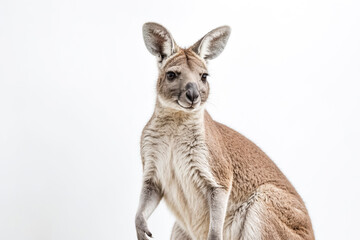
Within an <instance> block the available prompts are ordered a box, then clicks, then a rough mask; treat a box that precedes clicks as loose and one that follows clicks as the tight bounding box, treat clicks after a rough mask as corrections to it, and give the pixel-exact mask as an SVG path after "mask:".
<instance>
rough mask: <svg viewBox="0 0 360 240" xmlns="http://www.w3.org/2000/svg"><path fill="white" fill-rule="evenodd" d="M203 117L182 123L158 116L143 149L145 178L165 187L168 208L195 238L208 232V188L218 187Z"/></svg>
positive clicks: (147, 133) (152, 121)
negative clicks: (212, 170)
mask: <svg viewBox="0 0 360 240" xmlns="http://www.w3.org/2000/svg"><path fill="white" fill-rule="evenodd" d="M201 114H202V113H199V115H195V116H194V117H192V118H189V119H182V120H181V121H176V120H174V119H172V118H171V117H169V116H166V117H164V116H161V115H160V116H155V117H154V118H153V119H152V120H151V122H150V123H149V124H148V125H147V127H146V128H145V129H144V133H143V138H142V147H141V152H142V157H143V161H144V178H145V179H152V180H153V181H155V182H157V183H158V184H159V185H160V186H161V188H162V191H163V193H164V199H165V201H166V203H167V205H168V207H169V208H170V209H171V210H172V212H173V213H174V214H175V216H176V217H177V219H178V222H179V223H180V224H181V225H183V227H184V228H186V229H187V230H188V232H189V233H190V234H192V235H193V237H194V238H195V239H198V238H199V237H200V236H203V235H204V234H206V233H207V231H208V229H207V227H206V226H208V224H207V223H206V222H207V221H209V220H208V219H209V213H208V207H207V205H206V204H207V202H206V192H207V191H206V189H208V188H209V187H215V186H217V184H216V182H215V180H214V178H213V175H212V172H211V169H210V166H209V161H208V158H209V154H208V150H207V146H206V142H205V131H204V125H203V121H202V115H201ZM204 221H205V222H204ZM204 226H205V227H204Z"/></svg>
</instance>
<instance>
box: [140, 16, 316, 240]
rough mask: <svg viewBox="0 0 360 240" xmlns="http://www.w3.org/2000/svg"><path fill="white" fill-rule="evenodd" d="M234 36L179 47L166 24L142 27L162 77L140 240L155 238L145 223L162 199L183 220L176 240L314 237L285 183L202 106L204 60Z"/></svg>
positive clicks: (148, 139)
mask: <svg viewBox="0 0 360 240" xmlns="http://www.w3.org/2000/svg"><path fill="white" fill-rule="evenodd" d="M229 34H230V29H229V28H228V27H222V28H218V29H215V30H213V31H212V32H210V33H209V34H207V35H205V36H204V38H202V39H201V40H200V41H199V42H197V43H196V44H195V45H193V46H192V47H191V48H189V49H181V48H179V47H178V46H177V45H176V44H175V42H174V41H173V39H172V37H171V35H170V33H168V31H167V30H166V29H165V28H163V27H162V26H160V25H158V24H155V23H148V24H145V25H144V39H145V43H146V45H147V47H148V49H149V50H150V52H152V53H153V54H154V55H157V56H158V59H159V79H158V84H157V92H158V97H157V102H156V106H155V110H154V114H153V116H152V118H151V119H150V120H149V122H148V124H147V125H146V126H145V128H144V130H143V134H142V138H141V156H142V162H143V169H144V179H143V181H144V183H143V189H142V193H141V198H140V204H139V210H138V214H137V217H136V227H137V234H138V239H147V236H151V233H150V231H149V230H148V228H147V224H146V220H147V218H148V217H149V216H150V215H151V213H152V212H153V210H154V209H155V208H156V206H157V205H158V203H159V201H160V200H161V199H162V198H163V199H164V200H165V202H166V204H167V206H168V207H169V208H170V210H171V211H172V212H173V213H174V215H175V216H176V219H177V222H176V223H175V225H174V228H173V232H172V235H171V239H179V240H180V239H185V240H186V239H194V240H195V239H199V240H201V239H212V240H214V239H226V240H227V239H234V240H235V239H236V240H238V239H314V235H313V231H312V227H311V222H310V218H309V216H308V213H307V210H306V208H305V205H304V203H303V201H302V199H301V198H300V196H299V195H298V194H297V192H296V191H295V189H294V188H293V187H292V185H291V184H290V183H289V181H288V180H287V179H286V177H285V176H284V175H283V174H282V173H281V172H280V170H279V169H278V168H277V167H276V166H275V164H274V163H273V162H272V161H271V160H270V159H269V158H268V157H267V156H266V154H265V153H263V152H262V151H261V150H260V149H259V148H258V147H257V146H256V145H255V144H253V143H252V142H251V141H249V140H248V139H246V138H245V137H244V136H242V135H241V134H239V133H237V132H236V131H234V130H232V129H230V128H228V127H226V126H225V125H222V124H220V123H217V122H215V121H214V120H212V118H211V117H210V115H209V114H208V113H207V111H206V110H205V108H204V103H205V102H206V99H207V97H208V92H209V85H208V83H207V81H206V76H207V73H206V72H207V69H206V61H207V60H209V59H212V58H214V57H216V56H217V55H218V54H220V52H221V51H222V49H223V48H224V46H225V44H226V41H227V38H228V36H229ZM204 78H205V81H204Z"/></svg>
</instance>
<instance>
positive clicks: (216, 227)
mask: <svg viewBox="0 0 360 240" xmlns="http://www.w3.org/2000/svg"><path fill="white" fill-rule="evenodd" d="M228 199H229V192H228V191H226V190H225V189H223V188H213V189H211V190H210V192H209V195H208V204H209V209H210V226H209V234H208V240H222V239H223V228H224V221H225V214H226V208H227V203H228Z"/></svg>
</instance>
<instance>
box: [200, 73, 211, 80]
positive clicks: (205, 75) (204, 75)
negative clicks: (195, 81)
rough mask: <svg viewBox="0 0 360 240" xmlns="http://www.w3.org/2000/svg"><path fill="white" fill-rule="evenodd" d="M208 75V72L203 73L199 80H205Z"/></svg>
mask: <svg viewBox="0 0 360 240" xmlns="http://www.w3.org/2000/svg"><path fill="white" fill-rule="evenodd" d="M208 76H209V74H207V73H203V74H202V75H201V81H203V82H206V80H207V77H208Z"/></svg>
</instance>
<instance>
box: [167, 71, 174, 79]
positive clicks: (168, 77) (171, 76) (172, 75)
mask: <svg viewBox="0 0 360 240" xmlns="http://www.w3.org/2000/svg"><path fill="white" fill-rule="evenodd" d="M166 78H167V79H168V80H169V81H173V80H174V79H175V78H176V74H175V73H174V72H167V73H166Z"/></svg>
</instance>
